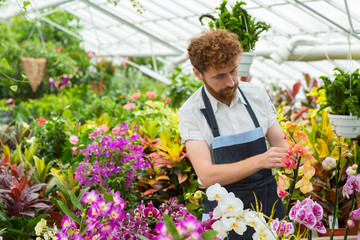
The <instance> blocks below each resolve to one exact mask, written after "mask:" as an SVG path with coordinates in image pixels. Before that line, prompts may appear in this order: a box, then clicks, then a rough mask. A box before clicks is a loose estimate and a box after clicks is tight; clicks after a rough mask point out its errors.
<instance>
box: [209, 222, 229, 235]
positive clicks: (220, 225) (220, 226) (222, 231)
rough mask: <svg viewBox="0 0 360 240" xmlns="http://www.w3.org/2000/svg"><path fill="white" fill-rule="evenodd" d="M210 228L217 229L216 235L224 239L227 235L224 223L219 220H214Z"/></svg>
mask: <svg viewBox="0 0 360 240" xmlns="http://www.w3.org/2000/svg"><path fill="white" fill-rule="evenodd" d="M211 227H212V229H214V230H215V231H217V234H216V236H217V237H219V238H221V239H224V238H226V237H227V230H226V229H225V226H224V224H223V223H222V222H221V221H216V222H214V223H213V224H212V225H211Z"/></svg>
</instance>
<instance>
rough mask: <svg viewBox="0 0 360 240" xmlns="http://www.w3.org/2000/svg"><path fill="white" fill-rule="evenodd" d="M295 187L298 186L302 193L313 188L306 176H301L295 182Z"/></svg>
mask: <svg viewBox="0 0 360 240" xmlns="http://www.w3.org/2000/svg"><path fill="white" fill-rule="evenodd" d="M295 188H300V191H301V192H302V193H304V194H305V193H308V192H310V191H312V190H313V186H312V184H311V182H310V181H309V179H307V178H306V177H303V178H302V179H301V180H300V181H298V182H297V183H296V184H295Z"/></svg>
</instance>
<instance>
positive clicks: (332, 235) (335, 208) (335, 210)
mask: <svg viewBox="0 0 360 240" xmlns="http://www.w3.org/2000/svg"><path fill="white" fill-rule="evenodd" d="M338 148H339V161H338V162H337V165H336V172H335V184H336V186H335V203H334V215H333V224H332V229H331V235H330V240H333V237H334V230H335V223H336V220H337V202H338V188H339V172H340V171H339V168H340V158H341V144H340V137H339V147H338Z"/></svg>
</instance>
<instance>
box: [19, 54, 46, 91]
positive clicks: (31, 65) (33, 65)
mask: <svg viewBox="0 0 360 240" xmlns="http://www.w3.org/2000/svg"><path fill="white" fill-rule="evenodd" d="M21 65H22V67H23V69H24V72H25V75H26V76H27V78H28V80H29V83H30V86H31V88H32V90H33V92H36V90H37V88H38V87H39V85H40V84H41V81H42V80H43V78H44V77H45V74H46V58H29V57H22V58H21Z"/></svg>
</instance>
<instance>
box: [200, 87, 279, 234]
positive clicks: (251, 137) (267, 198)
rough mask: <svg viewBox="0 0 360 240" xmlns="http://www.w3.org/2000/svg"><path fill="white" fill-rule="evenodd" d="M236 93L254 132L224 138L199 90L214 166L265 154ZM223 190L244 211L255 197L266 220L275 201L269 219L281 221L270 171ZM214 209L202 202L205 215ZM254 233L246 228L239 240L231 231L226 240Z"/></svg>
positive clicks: (257, 128) (259, 135)
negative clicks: (273, 210)
mask: <svg viewBox="0 0 360 240" xmlns="http://www.w3.org/2000/svg"><path fill="white" fill-rule="evenodd" d="M238 89H239V91H240V93H241V95H242V97H243V99H244V100H245V103H246V105H245V107H246V110H247V112H248V113H249V115H250V117H251V119H252V121H253V123H254V125H255V129H254V130H251V131H248V132H243V133H239V134H234V135H228V136H220V134H219V129H218V125H217V122H216V118H215V114H214V112H213V109H212V107H211V103H210V100H209V98H208V97H207V95H206V93H205V90H204V87H203V89H202V98H203V100H204V104H205V108H204V109H200V110H201V112H202V113H203V115H204V116H205V118H206V121H207V123H208V124H209V126H210V128H211V131H212V134H213V136H214V138H213V139H212V149H213V154H214V161H215V164H226V163H234V162H238V161H241V160H244V159H246V158H249V157H252V156H255V155H258V154H262V153H264V152H266V151H267V146H266V141H265V136H264V133H263V130H262V128H261V127H260V124H259V122H258V120H257V118H256V116H255V113H254V111H253V109H252V108H251V106H250V104H249V102H248V100H247V98H246V97H245V95H244V93H243V92H242V91H241V89H240V88H238ZM223 187H224V188H225V189H226V190H227V191H228V192H233V193H234V194H235V196H236V197H237V198H239V199H241V201H243V203H244V209H248V208H249V209H252V206H254V207H255V206H256V201H255V197H254V193H255V194H256V198H257V201H258V204H259V206H260V204H261V205H262V212H263V213H264V214H265V215H266V216H270V215H271V210H272V207H273V205H274V203H275V201H277V203H276V206H275V213H274V216H273V218H274V219H275V218H279V219H282V218H284V217H285V208H284V205H283V204H282V201H281V199H280V198H279V197H278V195H277V184H276V181H275V178H274V176H273V175H272V172H271V169H262V170H260V171H258V172H256V173H254V174H252V175H250V176H248V177H246V178H244V179H242V180H240V181H238V182H235V183H232V184H228V185H226V186H223ZM216 206H217V202H216V201H208V200H207V198H206V199H205V202H204V208H205V213H209V212H212V211H213V210H214V208H215V207H216ZM254 232H255V230H254V229H253V228H252V227H249V226H248V227H247V230H246V232H245V233H244V234H243V235H242V236H241V235H238V234H237V233H235V232H234V231H230V233H229V238H230V239H231V240H233V239H252V235H253V234H254Z"/></svg>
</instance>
